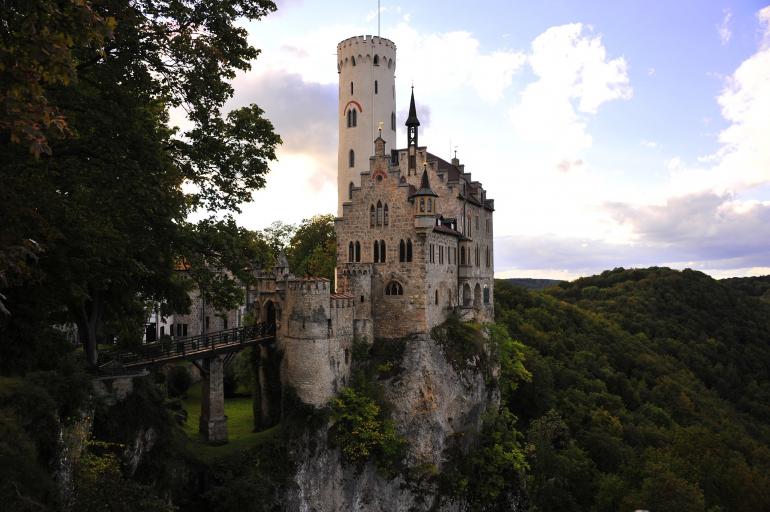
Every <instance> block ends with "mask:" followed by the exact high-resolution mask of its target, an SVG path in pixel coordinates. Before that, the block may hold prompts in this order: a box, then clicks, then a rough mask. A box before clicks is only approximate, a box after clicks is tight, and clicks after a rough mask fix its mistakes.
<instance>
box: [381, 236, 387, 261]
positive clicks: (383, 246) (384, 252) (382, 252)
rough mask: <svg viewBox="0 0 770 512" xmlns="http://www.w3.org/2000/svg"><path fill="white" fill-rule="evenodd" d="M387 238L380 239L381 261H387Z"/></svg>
mask: <svg viewBox="0 0 770 512" xmlns="http://www.w3.org/2000/svg"><path fill="white" fill-rule="evenodd" d="M386 254H387V252H386V251H385V240H380V263H385V255H386Z"/></svg>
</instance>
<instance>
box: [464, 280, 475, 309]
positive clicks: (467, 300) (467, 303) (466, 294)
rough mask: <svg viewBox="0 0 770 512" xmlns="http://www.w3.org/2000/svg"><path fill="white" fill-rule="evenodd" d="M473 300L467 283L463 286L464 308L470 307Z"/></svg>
mask: <svg viewBox="0 0 770 512" xmlns="http://www.w3.org/2000/svg"><path fill="white" fill-rule="evenodd" d="M472 300H473V298H472V297H471V285H469V284H468V283H464V284H463V306H464V307H466V308H467V307H470V306H471V301H472Z"/></svg>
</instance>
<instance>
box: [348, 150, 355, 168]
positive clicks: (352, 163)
mask: <svg viewBox="0 0 770 512" xmlns="http://www.w3.org/2000/svg"><path fill="white" fill-rule="evenodd" d="M355 165H356V152H355V151H353V150H352V149H351V150H350V151H348V167H355Z"/></svg>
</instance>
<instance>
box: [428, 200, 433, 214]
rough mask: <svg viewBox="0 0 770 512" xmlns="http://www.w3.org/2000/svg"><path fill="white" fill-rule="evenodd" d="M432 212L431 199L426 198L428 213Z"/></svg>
mask: <svg viewBox="0 0 770 512" xmlns="http://www.w3.org/2000/svg"><path fill="white" fill-rule="evenodd" d="M432 211H433V199H432V198H430V197H429V198H428V213H430V212H432Z"/></svg>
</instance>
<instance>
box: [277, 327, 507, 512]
mask: <svg viewBox="0 0 770 512" xmlns="http://www.w3.org/2000/svg"><path fill="white" fill-rule="evenodd" d="M380 343H388V341H382V342H380ZM464 367H465V368H466V369H464V370H457V369H456V368H455V366H453V365H452V364H451V362H450V361H448V360H447V357H446V356H445V354H444V351H443V350H442V347H441V346H440V345H439V344H438V343H437V342H436V341H434V340H433V339H432V338H431V337H430V336H429V335H427V334H424V335H418V336H415V337H414V338H412V339H409V340H408V341H407V343H406V346H405V349H404V353H403V357H402V360H401V362H400V369H399V371H398V372H394V373H395V375H393V376H391V377H389V378H388V379H386V380H385V381H384V382H383V384H384V385H383V390H384V395H385V399H386V400H387V401H388V402H389V403H390V405H391V418H392V419H393V421H394V422H395V425H396V429H397V431H398V432H399V433H400V434H401V435H403V436H404V437H405V438H406V439H407V441H408V443H409V447H408V451H407V455H406V464H407V466H409V467H410V468H423V471H426V472H428V473H430V472H433V473H435V472H440V471H441V470H442V466H443V464H444V462H445V461H444V460H443V458H442V454H443V453H444V451H445V449H446V448H447V445H448V443H449V442H450V440H451V439H453V438H455V439H456V438H458V437H461V438H464V439H466V440H470V439H472V438H473V435H474V434H475V433H476V432H478V431H479V429H480V427H481V425H482V421H483V416H484V412H485V411H486V410H487V409H488V408H490V407H497V405H498V403H499V395H498V392H497V389H496V387H494V386H489V385H488V384H487V381H488V380H489V379H488V375H485V374H486V373H488V372H487V371H485V369H482V368H480V367H479V366H478V365H477V364H474V363H473V362H469V363H468V364H466V365H465V366H464ZM326 434H327V432H326V429H321V430H320V431H317V432H314V433H311V434H306V438H305V439H304V442H303V443H301V445H302V451H303V453H300V454H299V457H298V460H299V463H298V467H297V471H296V474H295V476H294V482H293V484H294V485H292V486H291V489H290V491H289V493H288V494H289V495H288V496H287V502H286V506H285V509H286V510H301V511H305V512H332V511H342V510H345V511H368V512H371V511H380V510H382V511H389V512H390V511H404V512H406V511H413V510H446V511H449V510H456V505H454V504H452V503H443V504H441V505H440V507H439V508H434V507H435V506H436V505H437V504H438V503H437V500H438V499H439V498H438V496H437V490H436V489H435V485H433V484H427V485H425V484H423V485H416V483H415V482H414V481H409V479H408V478H407V477H404V476H398V477H396V478H392V479H388V478H386V477H384V476H382V475H381V474H380V473H378V472H377V470H376V468H375V467H374V465H373V464H367V465H366V466H365V467H364V468H363V469H362V470H360V471H359V470H357V469H356V468H353V467H348V466H345V465H343V463H342V458H341V454H340V451H339V450H338V449H331V448H329V447H328V445H327V442H326ZM458 434H467V435H464V436H458Z"/></svg>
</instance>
